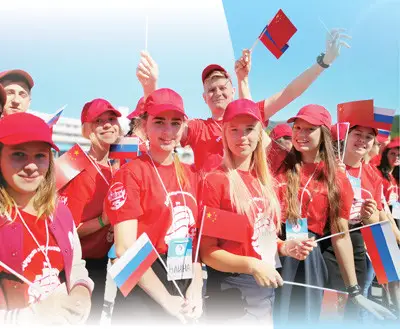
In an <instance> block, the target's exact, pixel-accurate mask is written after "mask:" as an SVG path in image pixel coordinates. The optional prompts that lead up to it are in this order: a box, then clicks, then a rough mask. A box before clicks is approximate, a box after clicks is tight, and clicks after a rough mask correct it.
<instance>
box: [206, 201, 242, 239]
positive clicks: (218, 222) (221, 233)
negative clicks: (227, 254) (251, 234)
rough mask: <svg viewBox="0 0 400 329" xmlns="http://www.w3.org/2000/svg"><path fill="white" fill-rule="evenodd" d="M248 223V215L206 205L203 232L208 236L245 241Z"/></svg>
mask: <svg viewBox="0 0 400 329" xmlns="http://www.w3.org/2000/svg"><path fill="white" fill-rule="evenodd" d="M248 225H249V221H248V219H247V216H246V215H239V214H237V213H234V212H230V211H225V210H221V209H217V208H211V207H208V206H204V216H203V230H202V234H204V235H206V236H210V237H213V238H218V239H223V240H230V241H236V242H241V243H243V242H245V240H246V235H247V228H248Z"/></svg>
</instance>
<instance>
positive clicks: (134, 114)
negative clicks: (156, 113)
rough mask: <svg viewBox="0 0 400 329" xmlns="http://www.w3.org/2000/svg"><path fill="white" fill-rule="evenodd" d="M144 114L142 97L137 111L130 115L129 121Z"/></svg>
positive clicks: (137, 105)
mask: <svg viewBox="0 0 400 329" xmlns="http://www.w3.org/2000/svg"><path fill="white" fill-rule="evenodd" d="M142 113H144V97H141V98H140V99H139V101H138V103H137V104H136V108H135V110H134V111H133V112H132V113H131V114H129V115H128V116H127V118H128V119H129V120H132V119H133V118H136V117H138V116H139V115H141V114H142Z"/></svg>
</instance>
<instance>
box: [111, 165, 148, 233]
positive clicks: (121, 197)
mask: <svg viewBox="0 0 400 329" xmlns="http://www.w3.org/2000/svg"><path fill="white" fill-rule="evenodd" d="M140 200H141V189H140V183H139V179H138V178H137V177H136V176H135V174H134V172H133V171H132V169H131V166H130V165H129V164H128V165H125V166H124V167H122V168H121V169H120V170H119V171H117V173H116V174H115V176H114V178H113V180H112V183H111V186H110V189H109V190H108V193H107V197H106V200H105V209H104V210H105V212H106V214H107V216H108V218H109V220H110V223H111V224H112V225H115V224H118V223H121V222H124V221H127V220H132V219H138V217H139V216H141V215H143V213H144V211H143V209H142V206H141V203H140Z"/></svg>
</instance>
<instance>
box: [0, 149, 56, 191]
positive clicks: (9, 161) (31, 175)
mask: <svg viewBox="0 0 400 329" xmlns="http://www.w3.org/2000/svg"><path fill="white" fill-rule="evenodd" d="M50 152H51V151H50V145H49V144H47V143H44V142H29V143H24V144H18V145H12V146H8V145H4V146H3V148H2V150H1V157H0V170H1V174H2V176H3V178H4V180H5V182H6V189H7V191H8V192H9V193H10V195H15V194H25V195H26V194H32V195H34V194H35V193H36V191H37V189H38V187H39V186H40V184H41V183H42V182H43V181H44V179H45V177H46V174H47V172H48V170H49V166H50Z"/></svg>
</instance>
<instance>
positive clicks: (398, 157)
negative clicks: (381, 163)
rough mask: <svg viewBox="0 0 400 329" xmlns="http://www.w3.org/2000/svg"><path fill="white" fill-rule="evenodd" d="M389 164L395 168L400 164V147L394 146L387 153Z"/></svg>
mask: <svg viewBox="0 0 400 329" xmlns="http://www.w3.org/2000/svg"><path fill="white" fill-rule="evenodd" d="M387 158H388V162H389V166H390V167H391V168H394V167H396V166H400V148H399V147H394V148H391V149H390V150H389V151H388V154H387Z"/></svg>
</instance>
